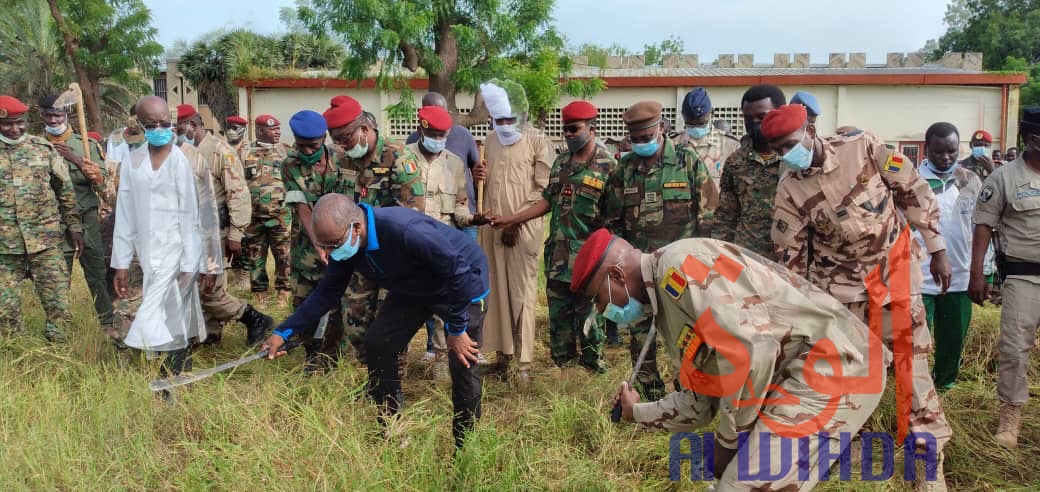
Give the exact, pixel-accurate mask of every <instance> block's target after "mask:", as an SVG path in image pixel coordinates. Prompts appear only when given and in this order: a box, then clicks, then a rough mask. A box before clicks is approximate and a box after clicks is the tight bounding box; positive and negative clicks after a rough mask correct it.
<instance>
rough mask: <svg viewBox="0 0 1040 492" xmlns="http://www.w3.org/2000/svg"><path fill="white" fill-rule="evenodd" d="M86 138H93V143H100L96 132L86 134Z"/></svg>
mask: <svg viewBox="0 0 1040 492" xmlns="http://www.w3.org/2000/svg"><path fill="white" fill-rule="evenodd" d="M87 136H88V137H90V138H93V139H94V141H95V142H100V141H101V134H100V133H98V132H87Z"/></svg>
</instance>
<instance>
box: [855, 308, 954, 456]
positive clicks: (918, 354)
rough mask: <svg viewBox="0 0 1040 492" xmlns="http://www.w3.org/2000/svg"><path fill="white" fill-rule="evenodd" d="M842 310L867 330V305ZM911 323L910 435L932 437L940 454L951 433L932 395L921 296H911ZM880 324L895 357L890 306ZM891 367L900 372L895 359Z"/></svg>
mask: <svg viewBox="0 0 1040 492" xmlns="http://www.w3.org/2000/svg"><path fill="white" fill-rule="evenodd" d="M845 307H846V308H848V309H849V311H852V314H854V315H856V316H857V317H859V319H860V320H862V321H863V322H864V323H867V326H870V322H869V317H870V316H869V304H868V303H867V302H866V301H862V302H852V303H848V304H845ZM910 320H911V321H910V322H911V323H912V329H913V332H912V336H913V358H912V360H911V368H910V369H911V371H912V372H913V377H914V382H913V396H912V399H911V400H910V432H914V433H919V434H925V433H927V434H931V435H932V437H934V438H935V442H936V444H937V445H938V449H939V450H941V449H942V448H943V445H945V444H946V442H947V441H949V440H950V436H951V435H952V434H953V430H952V429H951V428H950V424H949V423H948V422H947V421H946V415H945V414H944V413H943V409H942V406H941V405H940V403H939V395H938V393H936V391H935V383H934V382H933V380H932V374H931V371H930V370H929V369H928V354H930V353H931V352H932V334H931V332H930V331H929V330H928V321H927V317H926V313H925V309H924V301H923V300H922V298H921V295H920V294H915V295H912V296H911V300H910ZM881 322H882V335H883V337H882V338H883V340H884V342H885V345H887V346H888V348H889V350H892V351H893V353H894V352H895V350H893V344H892V342H893V337H892V311H891V309H890V306H889V305H886V306H885V307H884V309H883V311H882V321H881ZM892 367H893V368H895V370H900V361H899V359H898V356H897V358H896V360H895V362H894V363H893V364H892Z"/></svg>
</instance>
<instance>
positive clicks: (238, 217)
mask: <svg viewBox="0 0 1040 492" xmlns="http://www.w3.org/2000/svg"><path fill="white" fill-rule="evenodd" d="M181 147H182V148H183V147H184V146H183V145H182V146H181ZM195 150H196V151H198V153H199V154H200V155H201V156H202V160H203V162H204V163H205V165H206V167H207V168H208V169H209V171H210V173H211V174H212V175H213V195H214V197H215V198H216V200H217V213H218V217H219V219H220V237H221V239H222V240H226V241H238V242H241V241H242V239H243V238H244V237H245V230H246V228H247V227H249V221H250V216H251V214H252V207H251V206H250V200H249V185H247V184H246V179H245V172H244V171H243V170H242V162H241V161H239V160H238V156H237V155H236V154H235V150H234V149H233V148H231V145H229V144H228V143H227V140H224V139H222V138H218V137H215V136H213V135H209V136H207V137H206V138H205V139H203V140H202V142H201V143H199V144H198V145H197V146H196V147H195ZM221 256H223V252H221ZM199 300H200V301H202V312H203V314H204V315H205V317H206V336H207V338H210V337H212V340H214V341H216V340H220V338H221V336H223V334H224V323H226V322H228V321H231V320H237V319H239V318H241V317H242V315H243V314H245V311H246V308H247V307H248V304H247V303H246V302H245V301H243V300H241V299H238V298H236V297H232V296H231V294H229V293H228V291H227V273H226V272H221V273H220V275H218V276H217V281H216V286H215V287H214V288H213V290H211V291H209V292H206V291H200V292H199Z"/></svg>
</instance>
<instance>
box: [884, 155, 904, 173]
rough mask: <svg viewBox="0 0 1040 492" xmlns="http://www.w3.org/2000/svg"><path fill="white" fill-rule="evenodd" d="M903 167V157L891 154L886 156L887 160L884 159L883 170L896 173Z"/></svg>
mask: <svg viewBox="0 0 1040 492" xmlns="http://www.w3.org/2000/svg"><path fill="white" fill-rule="evenodd" d="M902 169H903V158H902V157H900V156H898V155H895V154H892V155H890V156H888V160H887V161H885V171H888V172H890V173H898V172H899V171H901V170H902Z"/></svg>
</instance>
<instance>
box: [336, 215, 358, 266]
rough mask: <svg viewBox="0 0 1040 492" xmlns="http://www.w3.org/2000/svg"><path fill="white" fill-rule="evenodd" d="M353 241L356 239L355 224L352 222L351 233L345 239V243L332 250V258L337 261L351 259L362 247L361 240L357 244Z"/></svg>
mask: <svg viewBox="0 0 1040 492" xmlns="http://www.w3.org/2000/svg"><path fill="white" fill-rule="evenodd" d="M353 243H355V241H354V225H353V224H351V225H350V233H349V235H348V236H347V239H346V240H345V241H343V244H342V245H341V246H340V247H338V248H336V249H334V250H332V252H331V253H329V256H330V257H332V259H333V260H336V261H347V260H349V259H350V258H351V257H353V256H354V255H356V254H357V252H358V249H359V248H361V241H357V242H356V244H353Z"/></svg>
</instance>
